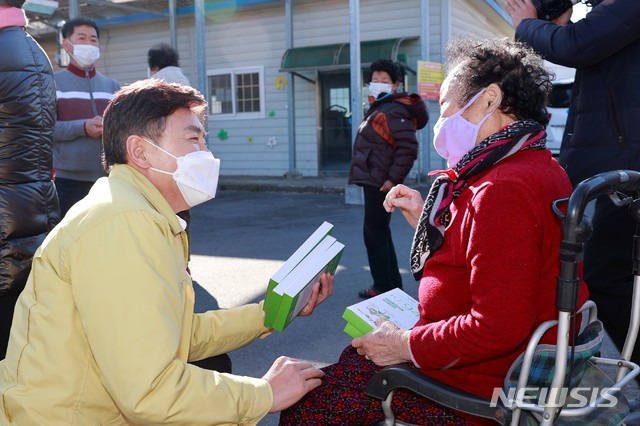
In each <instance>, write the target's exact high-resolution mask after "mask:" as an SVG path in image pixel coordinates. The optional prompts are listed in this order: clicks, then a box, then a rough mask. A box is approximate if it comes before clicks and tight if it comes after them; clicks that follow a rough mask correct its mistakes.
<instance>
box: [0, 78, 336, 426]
mask: <svg viewBox="0 0 640 426" xmlns="http://www.w3.org/2000/svg"><path fill="white" fill-rule="evenodd" d="M205 110H206V101H205V100H204V98H203V97H202V96H201V95H200V94H199V93H198V92H197V91H195V90H193V89H191V88H188V87H186V86H179V85H170V84H167V83H164V82H161V81H159V80H144V81H140V82H137V83H134V84H132V85H130V86H127V87H125V88H123V89H122V90H120V91H119V92H118V93H117V94H116V96H115V98H114V99H113V100H112V101H111V102H110V104H109V106H108V108H107V110H106V111H105V115H104V134H103V145H104V154H105V165H106V167H107V168H108V169H110V173H109V176H108V177H106V178H102V179H99V180H98V181H97V182H96V183H95V185H94V186H93V188H92V189H91V191H90V193H89V195H88V196H87V197H86V198H84V199H83V200H82V201H80V202H78V203H77V204H76V205H75V206H74V207H73V208H72V209H71V210H70V211H69V213H68V214H67V215H66V216H65V218H64V219H63V221H62V222H61V223H60V224H59V225H58V226H57V227H56V228H55V229H54V230H53V231H51V233H50V234H49V235H48V237H47V238H46V240H45V241H44V242H43V244H42V246H41V247H40V248H39V249H38V251H37V252H36V255H35V256H34V259H33V267H32V271H31V275H30V276H29V280H28V283H27V286H26V288H25V290H24V291H23V293H22V295H21V296H20V299H19V300H18V303H17V305H16V310H15V317H14V322H13V327H12V329H11V338H10V342H9V349H8V352H7V357H6V359H5V360H4V361H2V362H0V398H1V400H0V424H6V423H9V424H16V425H45V424H46V425H61V424H64V425H82V426H85V425H98V424H100V425H128V424H141V425H142V424H144V425H151V424H163V425H169V424H171V425H205V424H206V425H211V424H238V423H245V424H255V423H257V422H258V421H259V420H260V419H261V418H262V417H263V416H265V415H266V414H267V413H268V412H276V411H280V410H282V409H284V408H287V407H288V406H290V405H292V404H293V403H295V402H296V401H298V400H299V399H300V398H301V397H302V396H303V395H304V394H306V393H307V392H308V391H310V390H312V389H313V388H315V387H316V386H318V385H319V384H320V380H321V379H320V378H321V377H322V375H323V373H322V372H321V371H320V370H318V369H316V368H314V367H312V366H311V365H310V364H309V363H306V362H303V361H297V360H293V359H290V358H284V357H281V358H279V359H278V360H277V361H276V362H275V363H274V364H273V366H272V367H271V369H270V370H269V371H268V372H267V374H266V375H265V376H264V377H263V378H261V379H256V378H250V377H241V376H235V375H231V374H225V373H218V372H213V371H208V370H203V369H200V368H198V367H196V366H194V365H191V364H188V363H187V361H194V360H200V359H203V358H207V357H211V356H215V355H217V354H221V353H225V352H228V351H231V350H234V349H237V348H239V347H241V346H244V345H246V344H248V343H249V342H251V341H253V340H254V339H256V338H258V337H264V336H265V335H267V334H269V332H270V330H269V329H266V328H265V327H264V326H263V315H264V314H263V311H262V306H261V304H252V305H246V306H242V307H239V308H236V309H229V310H220V311H211V312H207V313H204V314H194V313H193V305H194V293H193V288H192V285H191V279H190V277H189V275H188V274H187V273H186V267H187V259H186V253H187V240H186V235H185V232H184V230H183V228H182V226H181V224H180V222H179V220H178V218H177V216H176V214H175V213H176V212H178V211H183V210H186V209H188V208H190V207H193V206H194V205H196V204H199V203H201V202H204V201H206V200H209V199H211V198H212V197H213V196H215V191H216V186H217V178H218V170H219V160H217V159H215V158H214V157H213V155H212V154H211V153H210V152H209V151H208V150H207V148H206V146H205V144H204V138H203V136H204V130H203V127H202V120H203V117H204V111H205ZM332 291H333V277H331V276H329V275H324V276H322V277H321V279H320V281H319V282H318V283H316V284H315V285H314V292H313V295H312V298H311V300H310V301H309V303H308V305H307V306H306V307H305V309H304V310H303V312H302V314H306V315H308V314H310V313H311V312H312V311H313V309H314V307H315V306H316V305H317V304H318V303H321V302H322V301H323V300H324V299H326V298H327V297H328V296H329V295H330V294H331V292H332Z"/></svg>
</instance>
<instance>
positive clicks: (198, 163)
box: [144, 139, 220, 207]
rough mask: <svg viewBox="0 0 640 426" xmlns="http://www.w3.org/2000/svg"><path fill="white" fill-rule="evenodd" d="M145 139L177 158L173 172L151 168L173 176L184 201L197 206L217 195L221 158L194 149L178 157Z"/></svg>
mask: <svg viewBox="0 0 640 426" xmlns="http://www.w3.org/2000/svg"><path fill="white" fill-rule="evenodd" d="M144 140H145V141H146V142H147V143H149V144H151V145H153V146H155V147H156V148H158V149H159V150H160V151H162V152H164V153H165V154H167V155H168V156H170V157H172V158H175V160H176V164H177V167H176V170H175V171H173V172H168V171H166V170H160V169H156V168H155V167H150V169H151V170H153V171H155V172H158V173H164V174H166V175H171V176H173V179H174V180H175V181H176V183H177V185H178V189H179V190H180V193H181V194H182V197H183V198H184V201H185V202H186V203H187V204H188V205H189V206H190V207H195V206H197V205H198V204H202V203H204V202H205V201H209V200H210V199H212V198H214V197H215V196H216V190H217V189H218V177H219V176H220V159H218V158H215V157H214V156H213V154H212V153H211V152H209V151H194V152H190V153H188V154H186V155H183V156H180V157H176V156H175V155H173V154H172V153H170V152H169V151H167V150H165V149H162V148H161V147H160V146H158V145H156V144H154V143H153V142H151V141H150V140H148V139H144Z"/></svg>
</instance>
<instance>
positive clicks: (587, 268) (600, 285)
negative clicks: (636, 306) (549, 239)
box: [584, 197, 640, 363]
mask: <svg viewBox="0 0 640 426" xmlns="http://www.w3.org/2000/svg"><path fill="white" fill-rule="evenodd" d="M592 222H593V234H592V235H591V238H590V239H589V240H588V241H587V242H586V243H585V251H584V280H585V282H586V283H587V286H588V287H589V298H590V299H591V300H593V301H594V302H595V303H596V305H597V306H598V318H600V320H601V321H602V323H603V324H604V328H605V330H606V331H607V333H608V334H609V336H610V337H611V340H613V342H614V343H615V344H616V346H617V347H618V349H619V350H620V351H622V347H623V345H624V340H625V338H626V336H627V330H628V329H629V319H630V316H631V295H632V293H633V272H632V259H631V253H632V249H633V235H634V233H635V229H636V223H635V222H634V220H633V218H632V217H631V216H630V215H629V213H628V212H627V208H626V207H616V206H615V205H614V204H613V203H612V202H611V200H609V199H608V198H605V197H601V198H599V199H598V200H597V201H596V209H595V213H594V215H593V220H592ZM631 360H632V361H633V362H636V363H640V344H639V343H638V342H636V345H635V348H634V350H633V355H632V357H631Z"/></svg>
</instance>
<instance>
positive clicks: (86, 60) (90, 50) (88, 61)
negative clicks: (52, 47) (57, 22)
mask: <svg viewBox="0 0 640 426" xmlns="http://www.w3.org/2000/svg"><path fill="white" fill-rule="evenodd" d="M69 44H70V45H71V47H73V53H72V54H71V56H72V57H73V59H75V60H76V62H77V63H78V65H80V66H81V67H83V68H89V67H91V66H92V65H93V64H95V63H96V62H97V61H98V59H100V49H98V48H97V47H96V46H93V45H91V44H73V43H71V42H69Z"/></svg>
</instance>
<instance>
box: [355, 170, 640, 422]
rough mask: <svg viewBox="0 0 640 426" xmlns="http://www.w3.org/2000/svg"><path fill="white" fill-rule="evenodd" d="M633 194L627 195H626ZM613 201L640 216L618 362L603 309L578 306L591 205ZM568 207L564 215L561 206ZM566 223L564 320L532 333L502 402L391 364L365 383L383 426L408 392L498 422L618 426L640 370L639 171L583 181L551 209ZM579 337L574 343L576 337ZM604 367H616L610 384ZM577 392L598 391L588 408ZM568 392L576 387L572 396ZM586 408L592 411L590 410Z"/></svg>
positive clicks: (561, 288)
mask: <svg viewBox="0 0 640 426" xmlns="http://www.w3.org/2000/svg"><path fill="white" fill-rule="evenodd" d="M622 191H625V192H626V193H633V194H635V197H628V196H626V195H624V194H623V193H622ZM602 196H609V197H610V198H611V200H612V201H613V202H614V204H615V205H617V206H619V207H620V208H623V207H626V208H628V209H629V213H630V214H631V215H632V216H633V217H634V219H635V221H636V222H637V224H636V233H635V235H634V243H633V244H634V245H633V273H634V285H633V296H632V305H631V320H630V324H629V331H628V333H627V336H626V340H625V343H624V347H623V349H622V352H621V354H620V358H618V359H613V358H604V357H601V356H599V355H600V353H599V349H600V345H601V343H602V339H603V336H604V330H603V327H602V323H601V322H600V321H598V320H597V307H596V305H595V304H594V303H593V302H592V301H587V302H586V303H585V304H584V305H583V306H582V307H580V308H579V309H578V306H577V304H578V288H579V284H580V279H579V278H578V265H579V263H580V262H581V261H582V255H583V246H584V242H585V241H587V240H588V238H589V236H590V235H591V231H592V226H591V222H590V219H589V218H588V217H587V216H585V209H586V208H587V205H588V203H589V202H590V201H592V200H595V199H596V198H598V197H602ZM564 203H566V213H563V212H562V209H561V208H560V205H561V204H564ZM552 208H553V210H554V212H555V213H556V215H558V216H559V217H560V218H561V219H562V223H563V239H562V242H561V246H560V272H559V275H558V281H557V291H556V306H557V308H558V319H557V320H551V321H546V322H544V323H542V324H541V325H540V326H539V327H538V328H537V329H536V330H535V332H534V333H533V335H532V337H531V338H530V340H529V343H528V346H527V349H526V350H525V352H524V353H522V354H521V355H520V356H519V357H518V358H517V359H516V361H515V362H514V363H513V365H512V366H511V369H510V370H509V372H508V373H507V376H506V378H505V381H504V387H503V389H502V393H500V398H497V399H496V398H492V399H491V400H490V399H486V398H481V397H478V396H475V395H472V394H469V393H467V392H463V391H460V390H458V389H455V388H453V387H451V386H448V385H446V384H444V383H441V382H439V381H437V380H434V379H431V378H429V377H427V376H425V375H423V374H422V373H421V372H420V370H418V369H416V368H412V367H408V366H405V365H402V366H389V367H386V368H383V369H382V370H380V371H379V372H377V373H376V374H375V375H374V376H373V377H372V378H371V379H370V380H369V382H368V383H367V387H366V389H365V394H367V395H369V396H371V397H373V398H376V399H379V400H381V401H382V408H383V411H384V413H385V417H386V420H385V422H384V425H385V426H391V425H404V424H406V423H402V422H397V421H395V419H394V415H393V412H392V410H391V401H392V399H393V395H394V391H395V390H396V389H399V388H403V389H407V390H410V391H412V392H414V393H416V394H419V395H421V396H423V397H425V398H428V399H430V400H432V401H434V402H436V403H439V404H440V405H443V406H445V407H448V408H451V409H454V410H457V411H460V412H463V413H467V414H471V415H474V416H478V417H482V418H486V419H492V420H494V421H495V422H496V423H497V424H500V425H507V424H509V425H513V426H515V425H532V424H541V425H552V424H577V425H585V424H596V425H604V424H612V425H616V424H620V423H622V422H623V419H624V417H625V416H626V415H627V414H628V412H629V407H628V401H627V400H626V398H625V397H624V395H623V394H622V392H621V390H622V388H623V387H624V386H625V385H627V384H628V383H629V382H630V381H631V380H633V379H634V378H635V377H636V376H637V375H638V374H639V373H640V366H638V365H637V364H635V363H633V362H631V361H630V359H631V354H632V351H633V348H634V345H635V342H636V339H637V336H638V328H639V326H640V173H639V172H635V171H627V170H616V171H611V172H605V173H601V174H598V175H595V176H593V177H591V178H589V179H586V180H585V181H583V182H581V183H580V184H579V185H578V186H577V187H576V188H575V190H574V191H573V192H572V194H571V196H570V197H569V198H568V199H563V200H557V201H555V202H554V203H553V206H552ZM580 314H582V315H584V316H585V317H586V320H585V321H583V322H584V323H585V324H586V325H585V326H584V327H583V328H582V331H580V333H579V334H578V331H577V330H578V329H579V328H580V327H579V326H580V324H578V326H576V327H572V321H574V325H575V318H576V317H577V315H580ZM556 326H557V340H556V344H555V345H540V344H539V342H540V340H541V339H542V336H543V335H544V334H545V333H546V332H547V331H548V330H549V329H551V328H553V327H556ZM571 330H574V332H573V333H571V334H572V335H573V336H572V337H573V338H570V332H571ZM600 367H604V368H605V369H606V368H609V369H613V370H614V371H615V379H611V378H610V377H609V375H608V374H606V373H605V372H604V371H603V370H602V369H601V368H600ZM575 389H596V390H597V392H596V393H595V395H596V396H597V398H596V397H595V396H594V394H592V395H590V396H591V398H589V401H588V404H584V402H585V401H584V399H585V398H586V395H584V394H583V395H580V393H579V392H576V393H575V394H574V392H573V391H574V390H575ZM568 390H571V391H569V392H568ZM585 405H586V406H585Z"/></svg>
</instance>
